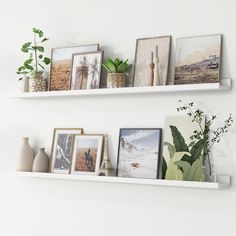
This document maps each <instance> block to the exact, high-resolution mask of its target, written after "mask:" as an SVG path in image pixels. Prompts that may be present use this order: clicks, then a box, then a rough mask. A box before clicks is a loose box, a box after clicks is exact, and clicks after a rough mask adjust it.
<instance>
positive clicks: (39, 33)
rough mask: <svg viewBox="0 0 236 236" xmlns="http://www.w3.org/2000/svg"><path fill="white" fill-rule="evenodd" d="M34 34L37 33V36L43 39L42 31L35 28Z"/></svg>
mask: <svg viewBox="0 0 236 236" xmlns="http://www.w3.org/2000/svg"><path fill="white" fill-rule="evenodd" d="M33 32H34V33H36V34H38V36H39V37H40V38H42V37H43V31H42V30H40V29H36V28H33Z"/></svg>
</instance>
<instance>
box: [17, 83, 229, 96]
mask: <svg viewBox="0 0 236 236" xmlns="http://www.w3.org/2000/svg"><path fill="white" fill-rule="evenodd" d="M230 88H231V79H222V80H221V82H220V83H208V84H187V85H166V86H149V87H125V88H112V89H111V88H101V89H87V90H67V91H46V92H35V93H20V94H18V95H15V96H13V98H48V97H77V96H97V95H121V94H159V93H178V92H200V91H219V90H229V89H230Z"/></svg>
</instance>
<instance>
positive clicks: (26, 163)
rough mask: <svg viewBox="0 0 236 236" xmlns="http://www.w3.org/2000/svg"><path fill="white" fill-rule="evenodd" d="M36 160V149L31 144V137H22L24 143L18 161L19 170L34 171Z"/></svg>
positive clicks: (17, 168)
mask: <svg viewBox="0 0 236 236" xmlns="http://www.w3.org/2000/svg"><path fill="white" fill-rule="evenodd" d="M33 162H34V151H33V149H32V148H31V146H30V145H29V138H28V137H24V138H22V144H21V147H20V152H19V159H18V163H17V167H16V170H17V171H29V172H31V171H32V166H33Z"/></svg>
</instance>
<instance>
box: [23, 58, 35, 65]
mask: <svg viewBox="0 0 236 236" xmlns="http://www.w3.org/2000/svg"><path fill="white" fill-rule="evenodd" d="M32 61H33V59H31V58H30V59H28V60H26V61H25V62H24V66H25V65H29V64H30V63H32Z"/></svg>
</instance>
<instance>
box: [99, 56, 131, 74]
mask: <svg viewBox="0 0 236 236" xmlns="http://www.w3.org/2000/svg"><path fill="white" fill-rule="evenodd" d="M102 66H103V68H105V69H106V70H107V71H108V72H109V73H125V72H127V71H128V70H129V69H130V67H131V66H132V65H131V64H128V59H127V60H125V61H123V60H121V59H119V58H116V59H115V60H112V59H111V58H108V59H107V60H106V61H105V63H103V64H102Z"/></svg>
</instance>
